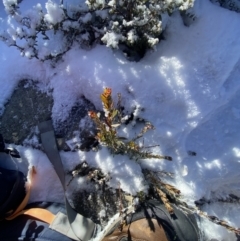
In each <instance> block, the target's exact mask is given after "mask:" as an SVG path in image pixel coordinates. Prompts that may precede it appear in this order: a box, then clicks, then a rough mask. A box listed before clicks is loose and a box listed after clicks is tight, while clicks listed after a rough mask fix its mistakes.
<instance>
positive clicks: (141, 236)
mask: <svg viewBox="0 0 240 241" xmlns="http://www.w3.org/2000/svg"><path fill="white" fill-rule="evenodd" d="M102 241H168V239H167V236H166V234H165V232H164V229H163V227H162V225H161V224H160V223H158V221H157V220H156V219H147V218H143V219H139V220H137V221H134V222H132V223H130V224H128V225H124V226H123V227H122V229H119V228H117V229H115V230H114V231H113V233H111V234H110V235H108V236H106V237H105V238H104V239H103V240H102Z"/></svg>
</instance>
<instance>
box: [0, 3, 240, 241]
mask: <svg viewBox="0 0 240 241" xmlns="http://www.w3.org/2000/svg"><path fill="white" fill-rule="evenodd" d="M5 2H7V0H5ZM32 4H33V3H32V1H27V0H24V1H23V5H22V6H23V8H25V9H27V7H29V8H30V7H32ZM41 4H42V5H44V4H45V2H44V1H42V3H41ZM195 4H196V6H197V8H196V9H195V11H196V15H197V19H196V21H195V22H194V23H193V24H192V25H191V26H190V27H185V26H184V25H183V23H182V20H181V17H180V14H179V13H174V14H173V15H172V17H171V18H170V20H169V21H170V22H169V24H168V27H167V32H166V40H164V41H161V42H160V43H159V44H158V45H157V48H156V51H155V52H151V51H149V52H148V53H147V55H146V56H145V57H144V58H143V59H142V60H141V61H140V62H138V63H135V62H129V61H128V60H126V59H125V58H124V56H123V55H122V54H121V53H120V52H119V51H117V50H116V51H112V50H110V49H108V48H106V47H104V46H96V47H95V48H93V49H92V50H91V51H86V50H82V49H79V48H73V49H71V50H70V51H69V52H68V53H67V54H66V55H65V56H64V61H63V62H61V63H59V64H58V65H57V66H56V68H54V69H53V68H51V66H50V65H48V64H47V63H42V62H39V61H38V60H34V59H32V60H28V59H27V58H23V57H21V56H20V55H19V52H18V51H17V50H16V49H15V48H13V47H7V46H5V44H4V43H2V42H1V43H0V49H1V52H0V59H1V65H0V71H1V80H0V81H1V88H0V114H2V113H3V111H4V104H5V103H6V102H7V100H8V99H9V98H10V96H11V94H12V92H13V90H14V88H15V86H16V85H17V84H18V81H19V80H21V79H24V78H30V79H34V80H38V81H39V82H40V83H41V85H39V88H41V90H42V91H47V90H49V89H53V98H54V106H53V109H52V118H53V120H54V121H57V120H61V121H63V120H65V119H67V118H68V113H69V111H70V110H71V107H72V106H73V105H74V103H75V102H76V100H77V99H78V98H79V97H80V96H81V95H84V96H85V97H86V98H88V99H89V100H90V101H92V102H93V103H94V104H95V106H96V107H97V108H98V109H101V108H102V106H101V105H102V104H101V103H100V100H99V95H100V93H101V92H102V90H103V88H104V87H111V88H112V90H113V97H114V98H115V97H116V96H117V93H118V92H119V93H121V94H122V99H123V105H124V106H125V107H126V110H127V111H128V112H129V113H131V112H134V114H135V116H137V117H140V118H144V119H146V120H149V121H150V122H151V123H152V124H153V125H154V126H155V130H154V131H151V132H149V133H147V135H146V137H145V139H144V143H145V145H146V146H149V145H156V144H159V145H160V146H159V147H155V148H154V149H152V151H153V152H155V153H159V154H164V155H169V156H172V157H173V161H172V162H167V161H162V160H155V159H153V160H143V161H141V162H140V163H136V162H134V161H132V160H129V159H128V158H127V157H124V156H112V155H110V154H109V152H108V151H107V149H105V148H103V149H102V150H100V151H99V152H89V153H85V152H81V151H79V152H75V153H71V152H69V153H61V157H62V160H63V163H64V166H65V168H66V170H70V169H71V168H73V167H74V166H75V165H76V164H78V163H79V162H81V161H83V160H87V162H88V163H89V164H90V165H92V166H96V167H100V168H101V169H102V171H103V172H104V173H106V174H108V173H110V174H111V176H112V177H113V178H112V179H111V181H110V183H109V184H110V186H112V187H114V188H117V187H118V186H119V183H120V185H121V188H122V189H123V190H124V191H126V192H127V193H131V194H133V195H135V194H136V193H137V192H138V191H146V190H147V186H146V185H145V184H144V179H143V175H142V173H141V166H142V167H144V168H149V169H153V170H166V171H171V172H174V173H175V178H174V179H173V180H171V183H172V184H174V185H176V186H177V188H179V189H180V190H181V192H182V195H183V197H184V199H185V201H186V202H187V203H190V204H194V201H195V200H198V199H200V198H205V199H207V200H209V199H212V200H214V199H217V198H221V199H225V198H227V197H228V195H229V194H234V195H236V196H240V188H239V186H240V144H239V139H240V131H239V130H240V102H239V99H240V81H239V75H240V42H239V39H240V28H239V26H240V15H239V14H238V13H236V12H233V11H229V10H228V9H224V8H221V7H219V6H216V5H213V4H212V3H211V2H209V1H207V0H202V1H196V3H195ZM46 6H47V9H48V13H47V14H46V15H45V17H46V18H47V19H48V21H49V22H50V23H52V24H54V23H55V22H56V21H59V18H61V16H62V13H61V11H62V10H61V9H59V8H57V7H56V5H55V3H53V2H50V1H48V2H47V3H46ZM0 17H1V19H0V24H1V25H0V26H1V31H2V30H4V29H6V23H7V21H8V19H7V16H6V14H5V13H4V12H3V11H2V10H0ZM87 17H90V16H86V21H87V20H88V18H87ZM110 37H112V43H113V44H114V43H115V41H118V38H119V37H118V36H110ZM130 38H134V34H132V35H131V36H130ZM29 54H31V50H29ZM62 106H65V107H64V108H62ZM80 121H81V120H79V122H80ZM122 133H123V134H124V135H125V136H126V137H128V136H131V135H134V134H135V126H134V125H129V126H128V127H126V128H125V129H123V130H122ZM16 148H17V149H18V150H19V151H20V153H21V155H22V156H23V157H24V160H25V164H22V168H23V169H24V170H25V172H26V171H27V163H29V165H30V166H31V165H34V166H36V168H37V174H36V179H35V180H34V185H33V191H32V194H31V198H30V202H33V201H40V200H46V201H59V200H61V199H62V198H61V197H62V195H63V193H62V191H61V185H60V183H59V181H58V179H57V177H56V175H55V173H54V171H53V169H52V167H51V165H50V164H49V161H48V159H47V157H46V156H45V154H44V153H43V152H41V151H38V150H34V149H31V148H27V147H21V146H17V147H16ZM189 151H191V152H195V153H196V155H194V156H193V155H189V154H188V153H189ZM50 183H51V185H50ZM81 183H82V181H81V180H79V181H78V182H76V183H75V185H76V186H75V187H74V188H75V190H76V189H81V188H87V186H85V185H84V184H83V185H80V184H81ZM239 210H240V209H239V204H224V203H215V204H214V203H213V204H211V203H210V204H208V205H206V206H205V211H207V212H208V213H209V214H214V215H216V216H218V217H221V218H223V219H225V220H226V221H228V222H230V223H231V224H232V225H233V226H235V227H239V226H240V219H239V216H240V211H239ZM101 215H104V212H102V213H101V214H100V216H101ZM201 227H202V230H203V232H204V233H205V234H204V235H205V240H211V239H217V240H225V241H227V240H229V241H230V240H231V241H232V240H236V238H235V237H234V236H233V235H232V234H230V233H229V232H227V231H226V230H225V229H224V228H222V227H219V226H216V225H214V224H212V223H210V222H208V221H202V222H201Z"/></svg>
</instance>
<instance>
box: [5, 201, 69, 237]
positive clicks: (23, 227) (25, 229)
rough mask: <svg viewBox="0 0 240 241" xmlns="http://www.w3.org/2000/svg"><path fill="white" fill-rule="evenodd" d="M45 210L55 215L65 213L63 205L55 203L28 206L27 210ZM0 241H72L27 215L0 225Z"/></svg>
mask: <svg viewBox="0 0 240 241" xmlns="http://www.w3.org/2000/svg"><path fill="white" fill-rule="evenodd" d="M31 207H38V208H45V209H48V210H49V211H51V212H52V213H54V214H56V213H57V212H59V211H61V212H63V213H65V210H64V205H62V204H56V203H51V204H50V203H38V204H31V205H28V206H27V208H31ZM0 240H1V241H17V240H19V241H20V240H24V241H72V239H70V238H68V237H67V236H65V235H63V234H61V233H58V232H56V231H54V230H52V229H50V228H49V224H47V223H44V222H42V221H39V220H36V219H33V218H31V217H30V216H27V215H20V216H18V217H17V218H15V219H13V220H11V221H1V223H0Z"/></svg>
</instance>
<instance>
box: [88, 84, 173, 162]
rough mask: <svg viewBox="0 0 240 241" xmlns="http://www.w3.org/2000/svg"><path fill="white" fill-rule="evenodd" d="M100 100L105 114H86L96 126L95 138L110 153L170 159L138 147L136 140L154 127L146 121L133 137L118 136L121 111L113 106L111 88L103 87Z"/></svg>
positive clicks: (139, 157)
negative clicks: (129, 138)
mask: <svg viewBox="0 0 240 241" xmlns="http://www.w3.org/2000/svg"><path fill="white" fill-rule="evenodd" d="M101 100H102V104H103V111H104V113H105V116H104V117H103V118H101V116H100V113H96V112H94V111H89V112H88V115H89V116H90V118H91V119H92V120H93V121H94V122H95V124H96V127H97V130H98V132H97V136H96V139H97V140H98V141H99V142H100V144H102V145H105V146H107V147H108V148H109V150H110V151H111V153H112V154H122V155H127V156H129V158H130V159H135V160H139V159H148V158H157V159H165V160H168V161H171V160H172V158H171V157H170V156H162V155H157V154H153V153H151V152H148V151H144V147H140V146H139V145H138V144H137V143H136V140H137V139H139V138H141V137H142V136H143V135H144V134H145V133H146V132H147V131H149V130H152V129H153V128H154V127H153V125H152V124H151V123H149V122H146V123H145V126H144V127H143V129H142V130H141V132H140V133H139V134H138V135H137V136H136V137H135V138H133V139H131V140H128V139H126V138H125V137H120V136H119V135H118V133H117V128H118V127H119V126H120V125H121V124H122V123H121V119H122V116H121V111H120V108H115V106H114V103H113V100H112V90H111V89H110V88H105V89H104V91H103V93H102V94H101ZM120 101H121V95H120V94H118V104H117V106H118V107H120Z"/></svg>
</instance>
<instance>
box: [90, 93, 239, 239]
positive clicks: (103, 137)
mask: <svg viewBox="0 0 240 241" xmlns="http://www.w3.org/2000/svg"><path fill="white" fill-rule="evenodd" d="M100 97H101V101H102V104H103V112H104V117H101V115H100V113H96V112H94V111H89V113H88V114H89V116H90V118H91V119H92V120H93V121H94V122H95V124H96V127H97V135H96V139H97V140H98V142H99V143H100V144H102V145H105V146H107V147H108V148H109V150H110V151H111V153H112V154H121V155H127V156H129V158H131V159H135V160H139V159H148V158H157V159H166V160H168V161H171V160H172V158H171V157H170V156H161V155H157V154H153V153H151V152H146V151H143V149H144V148H141V147H140V146H139V145H138V144H137V143H136V140H137V139H139V138H141V137H143V135H144V134H145V133H146V132H147V131H149V130H152V129H153V125H151V124H150V123H149V122H146V123H145V126H144V127H143V129H142V130H141V131H140V133H139V134H138V135H137V136H136V137H135V138H133V139H131V140H128V139H127V138H124V137H120V136H119V135H118V132H117V129H118V128H119V127H120V126H121V124H122V121H121V120H122V112H121V95H120V94H118V102H117V108H115V106H114V103H113V100H112V90H111V89H110V88H105V89H104V91H103V93H102V94H101V96H100ZM142 172H143V174H144V177H145V180H146V182H147V183H148V185H149V187H150V188H149V191H150V192H153V194H150V197H152V196H153V197H155V198H156V197H158V198H159V199H160V200H161V201H162V203H163V204H164V206H165V207H166V209H167V211H168V212H169V213H170V215H172V214H174V208H173V206H172V205H173V204H175V205H176V206H177V207H178V208H180V209H181V210H182V211H183V212H185V213H186V214H196V213H198V215H199V216H202V217H204V218H206V219H208V220H210V221H212V222H214V223H216V224H218V225H221V226H223V227H225V228H226V229H228V230H229V231H232V232H234V233H235V234H236V235H237V236H239V235H240V231H239V229H237V228H234V227H232V226H231V225H229V224H228V223H227V222H226V221H224V220H220V219H219V218H217V217H215V216H209V215H208V214H206V213H205V212H202V211H201V210H199V209H198V208H197V207H192V206H189V205H188V204H187V203H185V202H183V201H182V200H181V195H180V190H179V189H177V188H176V187H174V186H172V185H170V184H168V183H165V182H164V181H163V180H162V179H163V178H162V177H164V176H168V177H172V176H173V174H172V173H169V172H166V171H160V172H154V171H152V170H148V169H142ZM102 176H103V177H104V175H102ZM101 179H102V178H100V180H101ZM103 179H104V180H105V178H103ZM118 192H119V197H120V204H119V208H120V214H121V212H122V208H123V206H122V202H121V200H122V190H121V189H120V184H119V189H118ZM150 192H149V193H150ZM136 197H137V198H138V200H139V201H140V202H144V201H145V200H146V199H148V198H149V196H148V195H146V194H145V193H144V192H142V191H140V192H138V193H137V195H136Z"/></svg>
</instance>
